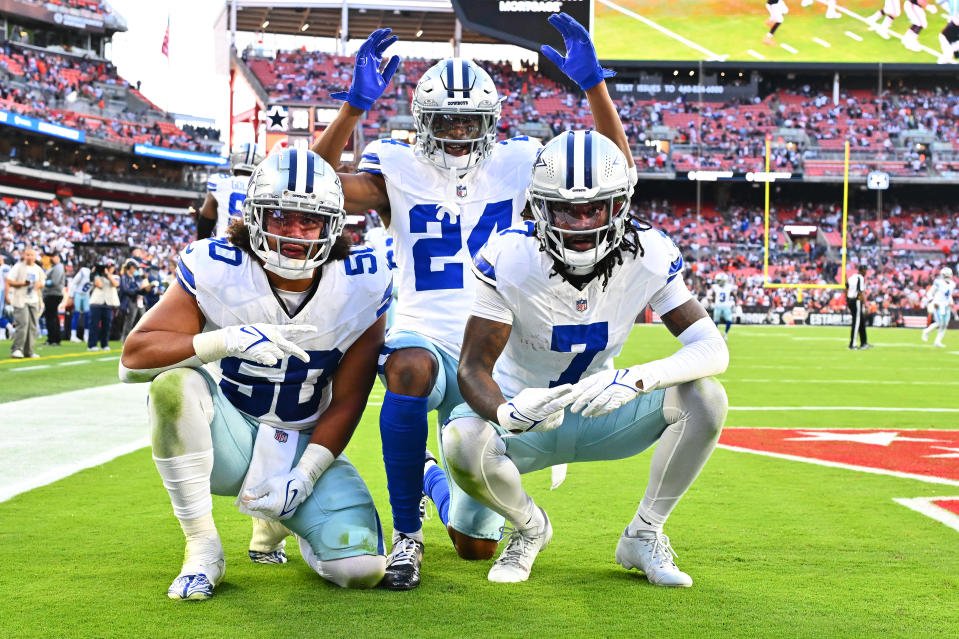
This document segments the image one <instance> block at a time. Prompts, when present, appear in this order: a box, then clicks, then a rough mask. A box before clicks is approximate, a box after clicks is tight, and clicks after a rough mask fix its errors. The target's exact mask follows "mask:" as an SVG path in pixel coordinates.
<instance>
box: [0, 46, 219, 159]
mask: <svg viewBox="0 0 959 639" xmlns="http://www.w3.org/2000/svg"><path fill="white" fill-rule="evenodd" d="M0 109H6V110H9V111H14V112H17V113H19V114H21V115H24V116H28V117H33V118H37V119H39V120H44V121H47V122H53V123H56V124H61V125H63V126H67V127H71V128H75V129H79V130H81V131H84V132H85V133H86V134H87V135H88V136H91V137H95V138H102V139H106V140H109V141H112V142H118V143H122V144H130V145H132V144H136V143H145V144H152V145H154V146H162V147H166V148H174V149H185V150H191V151H208V152H209V151H212V152H217V151H218V146H219V142H218V137H219V136H217V138H211V136H210V133H211V132H209V131H198V130H196V129H191V131H186V130H184V129H181V128H179V127H178V126H177V125H176V124H175V123H174V122H172V121H171V120H170V118H169V116H168V115H167V114H166V113H164V112H163V111H161V110H160V109H158V108H157V107H155V106H154V105H153V104H152V103H150V102H149V101H148V100H147V99H146V98H144V97H143V96H142V94H140V92H139V91H138V90H137V89H135V88H133V87H132V86H130V85H129V83H128V82H127V81H126V80H124V79H123V78H121V77H120V76H119V75H118V74H117V71H116V68H115V67H114V66H113V65H112V64H111V63H110V62H108V61H106V60H100V59H96V58H88V57H79V56H73V55H67V54H64V53H59V52H55V51H52V50H44V49H38V48H35V47H28V46H22V45H18V44H15V43H11V42H4V43H2V44H0Z"/></svg>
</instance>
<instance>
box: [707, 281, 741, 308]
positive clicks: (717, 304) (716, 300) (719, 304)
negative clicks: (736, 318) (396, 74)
mask: <svg viewBox="0 0 959 639" xmlns="http://www.w3.org/2000/svg"><path fill="white" fill-rule="evenodd" d="M710 291H711V292H712V303H713V308H725V309H730V310H732V308H733V306H734V305H735V302H736V286H735V285H734V284H733V283H732V282H726V283H725V284H722V285H720V284H713V286H712V288H711V289H710Z"/></svg>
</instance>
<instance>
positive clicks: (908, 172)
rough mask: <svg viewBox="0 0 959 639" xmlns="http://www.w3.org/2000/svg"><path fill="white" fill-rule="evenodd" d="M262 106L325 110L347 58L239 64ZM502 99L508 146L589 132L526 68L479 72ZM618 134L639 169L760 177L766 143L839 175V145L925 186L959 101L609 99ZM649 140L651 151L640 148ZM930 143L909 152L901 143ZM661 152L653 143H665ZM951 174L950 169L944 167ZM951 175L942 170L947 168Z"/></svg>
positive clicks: (857, 161) (878, 97)
mask: <svg viewBox="0 0 959 639" xmlns="http://www.w3.org/2000/svg"><path fill="white" fill-rule="evenodd" d="M244 57H245V59H246V60H247V63H248V65H249V66H250V68H251V69H252V70H253V72H254V74H255V75H256V76H257V77H258V78H259V80H260V82H261V84H262V85H263V87H264V88H265V89H266V91H267V92H268V93H269V95H270V99H271V100H276V101H280V102H283V101H289V102H300V103H310V104H330V103H332V102H333V101H332V100H330V98H329V94H330V93H332V92H335V91H342V90H345V89H346V88H347V87H348V86H349V84H350V75H351V73H352V68H353V58H352V57H349V56H335V55H330V54H327V53H320V52H312V51H306V50H303V49H300V50H296V51H281V52H279V53H277V55H276V57H275V59H270V58H261V57H255V56H253V55H252V51H250V50H248V51H246V52H245V55H244ZM434 62H435V61H433V60H422V59H404V60H403V63H402V64H401V66H400V69H399V71H398V72H397V75H396V77H395V78H394V80H393V85H394V92H393V93H392V94H391V95H388V96H384V98H383V99H381V100H380V101H378V102H377V105H376V108H375V109H372V110H371V111H370V112H369V113H368V114H367V118H366V120H365V121H364V124H363V126H364V133H365V134H366V137H367V139H370V138H375V137H377V135H378V133H379V132H380V131H382V130H383V129H384V127H385V125H386V122H387V120H388V119H389V118H390V117H391V116H393V115H395V114H396V113H397V103H398V102H401V101H404V100H408V99H409V95H411V93H412V90H413V87H414V86H415V83H416V80H417V79H418V78H419V77H420V75H421V74H422V72H423V71H424V70H425V69H427V68H428V67H429V66H430V65H431V64H433V63H434ZM481 64H482V65H483V67H484V68H485V69H487V71H489V73H490V75H491V76H492V77H493V79H494V81H495V82H496V84H497V87H499V90H500V93H501V94H502V95H504V96H506V101H505V102H504V104H503V114H502V117H501V120H500V133H501V134H502V135H505V136H512V135H517V134H519V133H521V132H522V129H523V127H524V125H527V124H529V123H537V124H541V125H545V126H548V127H549V128H550V129H551V130H552V132H553V133H554V134H555V133H558V132H560V131H562V130H565V129H567V128H583V127H588V126H591V124H592V119H591V117H590V114H589V108H588V105H587V103H586V100H585V97H584V96H582V94H580V93H575V94H574V93H570V92H569V91H568V90H567V87H565V86H562V85H560V84H557V83H556V82H554V81H552V80H550V79H548V78H546V77H544V76H542V75H541V74H539V73H537V72H536V71H535V69H534V68H533V67H532V66H530V65H527V64H523V65H522V66H521V67H520V68H519V69H513V68H512V66H511V65H509V64H507V63H502V62H482V63H481ZM617 104H618V106H619V108H620V115H621V117H622V120H623V122H624V125H625V127H626V133H627V136H628V137H629V139H630V141H631V142H632V143H633V145H634V147H635V148H636V149H637V153H636V155H637V158H638V160H639V161H640V168H641V170H645V171H649V172H675V171H690V170H694V169H695V170H699V169H716V170H733V171H742V172H747V171H758V170H763V169H764V168H765V143H766V140H767V138H768V139H770V140H771V141H772V149H771V169H772V170H776V171H805V172H807V173H810V174H812V175H835V176H841V175H842V155H841V152H842V150H843V145H844V142H845V141H846V140H847V139H848V140H849V141H850V146H851V150H852V152H853V159H852V162H851V174H852V175H861V174H864V173H865V172H867V171H869V170H875V169H881V170H884V171H886V172H889V173H891V174H894V175H899V176H904V177H915V176H933V177H935V175H936V171H937V170H938V169H941V168H943V167H944V166H945V165H944V164H942V163H939V164H937V163H934V162H932V161H930V160H931V159H935V158H931V153H933V152H932V151H931V150H930V149H929V148H928V145H929V143H931V142H938V143H941V144H948V145H952V147H953V149H954V150H957V151H959V93H956V92H955V91H951V90H948V88H946V89H943V88H936V89H930V88H927V89H922V90H920V89H915V88H909V87H900V88H897V89H895V90H888V91H884V92H883V93H882V94H877V92H876V91H875V90H866V89H850V90H847V91H844V92H842V93H841V95H840V96H839V100H838V102H837V103H836V104H834V103H833V100H832V95H831V91H829V90H828V89H826V88H813V87H811V86H809V85H808V84H802V85H798V86H796V87H792V88H782V86H780V87H778V88H777V89H775V90H771V91H770V92H768V93H767V94H766V95H764V96H761V97H759V96H757V97H755V98H753V99H752V100H742V99H738V100H733V101H730V102H700V101H698V100H696V99H684V98H677V99H675V100H670V101H666V100H653V99H636V98H632V97H630V98H626V99H620V100H617ZM654 127H658V128H657V129H656V136H657V142H659V143H658V144H657V145H656V148H654V149H649V148H647V143H648V142H652V140H650V137H649V136H650V132H651V131H652V130H653V128H654ZM908 132H913V133H920V134H927V136H928V140H927V141H926V143H924V144H922V145H920V146H918V147H917V146H916V144H913V143H912V140H911V139H909V140H907V138H906V137H905V136H904V135H903V134H905V133H908ZM664 141H665V142H667V143H668V144H662V142H664ZM950 166H951V165H950ZM946 168H948V167H946Z"/></svg>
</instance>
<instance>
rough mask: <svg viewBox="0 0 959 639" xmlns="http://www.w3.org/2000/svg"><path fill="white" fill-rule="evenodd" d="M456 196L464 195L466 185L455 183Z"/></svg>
mask: <svg viewBox="0 0 959 639" xmlns="http://www.w3.org/2000/svg"><path fill="white" fill-rule="evenodd" d="M456 197H466V185H465V184H457V185H456Z"/></svg>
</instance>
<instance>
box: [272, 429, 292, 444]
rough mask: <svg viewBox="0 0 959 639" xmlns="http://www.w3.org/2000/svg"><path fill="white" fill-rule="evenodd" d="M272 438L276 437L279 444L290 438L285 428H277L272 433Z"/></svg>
mask: <svg viewBox="0 0 959 639" xmlns="http://www.w3.org/2000/svg"><path fill="white" fill-rule="evenodd" d="M273 438H274V439H276V441H278V442H280V443H281V444H285V443H286V441H287V440H288V439H289V438H290V436H289V435H288V434H287V432H286V431H285V430H277V431H276V432H275V433H273Z"/></svg>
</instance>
